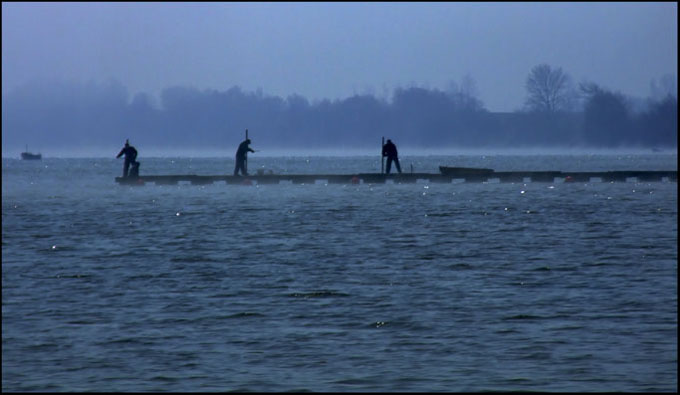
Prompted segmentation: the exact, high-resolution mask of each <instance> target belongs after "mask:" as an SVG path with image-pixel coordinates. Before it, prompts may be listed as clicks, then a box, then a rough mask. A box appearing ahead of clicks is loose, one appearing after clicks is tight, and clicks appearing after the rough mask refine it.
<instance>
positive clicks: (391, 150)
mask: <svg viewBox="0 0 680 395" xmlns="http://www.w3.org/2000/svg"><path fill="white" fill-rule="evenodd" d="M382 156H386V157H387V167H386V172H385V174H390V168H392V161H394V164H395V166H397V171H398V172H399V174H401V166H399V155H398V154H397V146H396V145H394V143H392V140H389V139H388V140H387V143H385V145H383V149H382Z"/></svg>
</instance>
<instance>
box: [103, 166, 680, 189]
mask: <svg viewBox="0 0 680 395" xmlns="http://www.w3.org/2000/svg"><path fill="white" fill-rule="evenodd" d="M458 169H460V170H458ZM462 169H464V168H449V169H442V173H402V174H399V173H396V174H394V173H393V174H389V175H386V174H380V173H358V174H254V175H248V176H233V175H221V176H202V175H195V174H184V175H165V176H153V175H148V176H147V175H140V176H138V177H116V182H117V183H119V184H122V185H144V184H146V183H154V184H156V185H177V184H179V183H189V184H192V185H207V184H213V183H215V182H225V183H226V184H230V185H244V184H245V185H253V184H257V185H261V184H280V183H285V184H316V183H324V184H384V183H394V184H409V183H410V184H413V183H417V182H432V183H455V182H598V181H599V182H654V181H655V182H663V181H666V182H671V181H674V182H677V180H678V172H677V170H667V171H666V170H660V171H637V170H630V171H628V170H624V171H599V172H562V171H494V170H491V169H467V170H462Z"/></svg>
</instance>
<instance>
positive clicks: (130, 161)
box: [116, 140, 139, 177]
mask: <svg viewBox="0 0 680 395" xmlns="http://www.w3.org/2000/svg"><path fill="white" fill-rule="evenodd" d="M122 155H125V162H124V163H123V177H127V176H128V170H129V169H130V165H132V174H131V176H135V177H136V176H139V162H137V161H136V159H137V150H136V149H135V147H133V146H131V145H130V142H129V140H125V146H124V147H123V149H122V150H120V152H119V153H118V155H117V156H116V158H120V157H121V156H122Z"/></svg>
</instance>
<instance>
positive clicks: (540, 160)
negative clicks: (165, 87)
mask: <svg viewBox="0 0 680 395" xmlns="http://www.w3.org/2000/svg"><path fill="white" fill-rule="evenodd" d="M139 159H140V161H141V162H142V168H141V173H142V174H205V175H216V174H228V173H230V172H231V171H232V170H233V159H215V158H194V159H190V158H151V159H148V158H144V157H141V156H140V158H139ZM249 162H250V163H249V167H250V169H251V171H255V170H256V169H258V168H259V169H267V170H269V169H272V170H273V171H274V172H276V173H285V172H288V173H327V174H342V173H348V174H350V173H353V172H372V171H379V169H380V162H379V159H376V158H371V157H349V158H348V157H286V158H283V157H278V158H277V157H270V158H266V157H265V158H262V157H254V158H251V159H250V161H249ZM411 164H413V166H414V168H415V170H416V171H420V172H436V170H437V166H439V165H454V166H455V165H460V166H481V167H490V168H494V169H496V170H499V171H501V170H586V171H598V170H634V169H638V170H641V169H642V170H645V169H646V170H668V169H677V155H676V154H672V155H660V154H659V155H620V154H619V155H580V156H579V155H549V156H548V155H546V156H522V157H520V156H513V155H507V156H503V155H496V156H455V157H454V156H451V157H445V156H430V157H425V156H423V157H405V158H403V159H402V167H403V168H404V169H405V170H406V169H409V167H410V165H411ZM121 166H122V160H118V161H116V160H115V159H103V158H97V159H56V158H55V159H49V158H47V159H44V160H42V161H38V162H30V161H21V160H16V159H8V158H3V162H2V389H3V391H235V390H240V391H245V390H248V391H296V390H299V391H305V390H306V391H489V390H491V391H496V390H502V391H515V390H531V391H669V392H672V391H677V312H678V311H677V278H678V277H677V263H678V252H677V251H678V250H677V224H678V213H677V207H678V199H677V196H678V194H677V191H678V189H677V183H676V182H650V183H638V182H632V181H631V182H626V183H601V182H592V183H560V182H557V183H554V184H553V183H454V184H437V183H432V184H429V183H417V184H405V185H398V184H397V185H390V184H387V185H384V184H383V185H370V184H361V185H335V184H331V185H325V184H323V183H318V184H313V185H260V186H258V185H254V186H237V185H225V184H223V183H218V184H214V185H205V186H195V185H184V184H180V185H176V186H168V185H166V186H155V185H153V184H150V185H146V186H143V187H128V186H119V185H117V184H115V183H114V177H115V176H118V175H119V174H120V173H121Z"/></svg>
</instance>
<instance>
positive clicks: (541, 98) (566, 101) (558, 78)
mask: <svg viewBox="0 0 680 395" xmlns="http://www.w3.org/2000/svg"><path fill="white" fill-rule="evenodd" d="M526 89H527V92H528V97H527V100H526V106H527V107H528V108H529V109H530V110H532V111H539V112H550V113H554V112H559V111H564V110H569V109H570V108H571V106H572V103H573V89H572V86H571V78H570V77H569V75H567V74H566V73H564V72H563V71H562V68H561V67H558V68H556V69H552V68H551V67H550V66H549V65H547V64H540V65H538V66H535V67H534V68H533V69H531V73H529V76H528V77H527V82H526Z"/></svg>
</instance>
